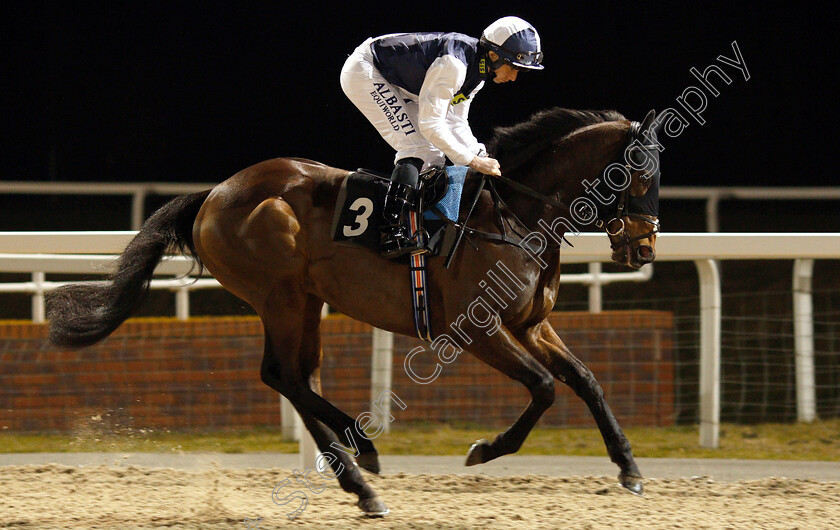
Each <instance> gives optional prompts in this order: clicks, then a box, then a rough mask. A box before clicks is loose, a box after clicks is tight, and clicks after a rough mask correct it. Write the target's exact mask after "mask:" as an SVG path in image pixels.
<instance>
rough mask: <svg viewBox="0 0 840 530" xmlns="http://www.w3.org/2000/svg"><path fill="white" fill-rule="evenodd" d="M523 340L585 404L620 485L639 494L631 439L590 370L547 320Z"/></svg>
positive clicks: (533, 353)
mask: <svg viewBox="0 0 840 530" xmlns="http://www.w3.org/2000/svg"><path fill="white" fill-rule="evenodd" d="M523 343H524V344H525V346H526V347H527V348H528V350H529V351H530V352H531V354H532V355H533V356H534V357H535V358H536V359H537V360H538V361H540V363H542V364H543V365H544V366H545V367H546V368H548V370H549V371H550V372H551V373H552V374H553V375H554V377H556V378H557V379H558V380H560V381H562V382H564V383H566V384H567V385H568V386H569V387H570V388H571V389H572V390H573V391H574V392H575V394H577V395H578V397H580V398H581V399H582V400H583V401H584V403H586V406H587V407H589V410H590V411H591V412H592V416H593V417H594V418H595V423H596V424H597V425H598V429H599V430H600V431H601V436H602V437H603V438H604V443H605V444H606V446H607V453H608V454H609V455H610V460H612V461H613V462H615V463H616V464H617V465H618V467H619V468H620V469H621V473H620V474H619V476H618V477H619V480H620V481H621V485H622V486H624V487H625V488H627V489H628V490H630V491H631V492H633V493H635V494H637V495H641V494H642V493H643V491H644V488H643V485H642V475H641V473H640V472H639V468H638V466H637V465H636V460H635V459H634V458H633V451H632V450H631V449H630V442H629V441H628V440H627V437H626V436H625V435H624V433H623V432H622V430H621V427H619V425H618V421H617V420H616V419H615V416H613V413H612V411H611V410H610V407H609V405H607V401H606V399H605V398H604V391H603V389H601V385H600V384H598V381H597V380H596V379H595V376H594V375H593V374H592V371H590V370H589V368H587V367H586V366H585V365H584V364H583V363H582V362H581V361H580V360H578V359H577V358H576V357H575V356H574V355H572V352H571V351H569V348H567V347H566V345H565V344H564V343H563V341H562V340H560V337H558V336H557V333H555V332H554V329H553V328H552V327H551V325H550V324H549V323H548V322H546V321H543V322H542V324H540V325H538V326H536V327H535V328H532V329H531V330H529V331H528V333H527V334H526V336H525V337H523Z"/></svg>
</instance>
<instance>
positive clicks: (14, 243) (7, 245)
mask: <svg viewBox="0 0 840 530" xmlns="http://www.w3.org/2000/svg"><path fill="white" fill-rule="evenodd" d="M133 235H134V233H133V232H66V233H62V232H6V233H0V254H2V255H4V256H3V257H2V259H0V271H2V270H4V268H3V267H4V266H3V259H5V260H7V261H6V263H8V264H9V265H8V268H14V270H17V271H22V270H23V269H25V268H28V270H30V271H36V270H37V268H38V267H39V266H40V267H41V268H46V266H45V264H46V263H50V262H49V260H50V259H55V254H66V255H68V256H67V258H68V261H67V263H71V264H65V265H56V267H57V268H60V267H65V266H66V267H67V268H74V270H76V269H77V268H78V267H80V265H79V262H80V261H84V260H88V263H89V264H91V266H92V267H97V268H98V267H101V266H102V265H103V264H104V263H105V262H107V261H108V259H113V256H110V257H102V256H101V254H111V255H113V254H117V253H119V252H120V251H121V250H122V248H123V247H124V246H125V245H126V243H127V242H128V241H129V240H130V239H131V237H132V236H133ZM571 239H572V243H573V244H574V245H575V246H574V247H572V248H568V247H564V248H563V250H562V252H561V261H562V262H564V263H592V262H608V261H610V252H609V245H607V243H606V239H605V236H604V235H603V234H581V235H579V236H574V237H572V238H571ZM84 253H90V254H97V255H100V256H95V257H92V256H88V257H79V254H84ZM27 254H29V255H28V256H27ZM32 254H35V255H34V256H33V255H32ZM45 254H50V255H51V256H52V257H44V256H43V255H45ZM656 254H657V258H656V259H657V261H694V262H695V264H696V266H697V270H698V274H699V277H700V301H701V306H700V313H701V314H700V328H701V339H700V409H701V410H700V444H701V445H702V446H704V447H717V446H718V440H719V437H718V431H719V425H720V351H721V350H720V332H721V294H720V277H719V274H718V267H717V260H730V259H750V260H755V259H766V260H774V259H794V260H797V261H796V263H797V265H796V266H795V267H794V269H795V271H794V274H795V276H794V286H795V287H794V303H795V309H794V314H795V315H796V317H795V319H796V322H797V324H796V328H795V329H796V331H795V333H796V340H795V344H796V364H795V366H796V370H797V376H796V380H797V410H798V411H799V419H800V420H802V421H810V420H812V419H813V418H814V416H815V414H814V398H813V396H814V379H813V358H812V355H813V337H812V334H813V333H812V326H813V315H812V314H811V298H810V296H811V294H810V292H811V286H810V276H811V270H812V269H811V265H809V264H808V262H809V261H810V260H815V259H840V234H810V233H775V234H731V233H727V234H678V233H672V234H669V233H664V234H660V236H659V237H658V238H657V242H656ZM26 263H29V265H26ZM33 263H34V264H35V266H34V267H33V266H32V264H33ZM39 264H40V265H39ZM190 266H191V263H190V260H185V259H183V258H175V259H171V260H167V261H165V262H163V264H162V265H161V268H160V269H159V271H160V272H162V273H163V274H167V275H169V274H173V273H181V272H185V271H187V270H189V268H190ZM37 272H41V271H37ZM590 279H592V278H590ZM40 281H41V282H43V278H41V279H40ZM33 283H38V280H33ZM380 357H384V356H380ZM379 379H380V380H379V382H378V383H377V384H379V385H380V386H383V385H386V384H387V380H389V378H387V377H385V376H383V375H380V376H379ZM302 439H305V438H302ZM302 453H304V452H303V451H302ZM306 454H310V455H311V454H314V453H312V448H311V447H307V451H306Z"/></svg>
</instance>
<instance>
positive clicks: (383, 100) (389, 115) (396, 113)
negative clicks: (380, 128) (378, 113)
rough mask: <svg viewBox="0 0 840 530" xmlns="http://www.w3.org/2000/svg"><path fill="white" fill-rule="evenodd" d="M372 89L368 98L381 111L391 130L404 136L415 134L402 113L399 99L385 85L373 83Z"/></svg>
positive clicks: (411, 125) (409, 122)
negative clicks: (370, 98) (400, 132)
mask: <svg viewBox="0 0 840 530" xmlns="http://www.w3.org/2000/svg"><path fill="white" fill-rule="evenodd" d="M373 88H374V89H373V90H372V91H371V93H370V96H371V97H372V98H373V101H374V103H376V104H377V105H378V106H379V108H380V109H382V112H383V113H384V114H385V118H386V119H387V120H388V123H389V124H390V125H391V128H392V129H394V131H397V132H399V131H402V132H403V134H405V135H406V136H408V135H409V134H412V133H415V132H417V131H416V130H415V129H414V125H413V124H412V123H411V120H410V119H409V117H408V114H406V113H405V112H404V111H403V107H402V105H400V104H399V103H400V101H399V98H397V96H395V95H394V93H393V92H391V90H390V89H389V88H388V87H387V85H385V83H373ZM388 94H390V95H388Z"/></svg>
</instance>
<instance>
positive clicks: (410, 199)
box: [380, 181, 423, 258]
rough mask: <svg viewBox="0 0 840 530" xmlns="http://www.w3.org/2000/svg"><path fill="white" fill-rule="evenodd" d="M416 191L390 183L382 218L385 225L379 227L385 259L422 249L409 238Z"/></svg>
mask: <svg viewBox="0 0 840 530" xmlns="http://www.w3.org/2000/svg"><path fill="white" fill-rule="evenodd" d="M416 196H417V190H415V189H414V188H411V187H409V186H406V185H405V184H401V183H399V182H393V181H392V182H391V185H390V186H388V195H387V197H385V206H384V208H383V217H384V219H385V223H384V224H382V225H381V230H382V243H381V245H380V248H381V250H382V255H383V256H385V257H386V258H396V257H399V256H402V255H403V254H410V253H412V252H415V251H419V250H422V249H423V245H421V244H420V243H419V242H418V241H417V239H416V238H412V237H411V228H410V227H409V214H410V213H411V212H412V211H413V210H414V209H415V208H416V205H417V202H416Z"/></svg>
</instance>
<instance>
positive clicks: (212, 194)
mask: <svg viewBox="0 0 840 530" xmlns="http://www.w3.org/2000/svg"><path fill="white" fill-rule="evenodd" d="M652 118H653V116H652V113H651V114H649V115H648V117H647V118H646V119H645V121H644V122H643V123H642V124H639V123H637V122H631V121H628V120H626V119H625V118H624V117H623V116H621V115H620V114H618V113H616V112H613V111H597V112H595V111H571V110H565V109H552V110H548V111H543V112H542V113H539V114H537V115H535V116H534V117H532V119H531V120H529V121H528V122H525V123H522V124H519V125H516V126H514V127H510V128H505V129H498V130H497V132H496V137H495V139H494V140H493V141H492V142H491V143H490V144H489V146H488V147H489V148H490V151H491V153H492V154H494V155H495V156H497V157H498V159H499V161H500V162H501V166H502V170H503V175H505V176H507V177H509V178H511V179H513V180H515V181H516V182H518V183H519V184H521V185H524V186H527V187H528V188H530V192H527V191H526V192H523V190H522V188H519V189H517V188H516V187H515V186H514V185H512V184H508V183H505V182H504V181H494V184H495V187H496V188H497V195H498V197H501V198H502V199H503V200H502V206H501V207H496V206H494V200H493V198H492V197H491V194H490V192H489V191H488V190H487V189H485V190H484V191H483V192H482V193H481V195H480V197H479V200H478V202H477V205H476V207H475V210H474V213H473V215H472V217H471V219H470V221H469V225H470V226H471V227H473V228H476V229H478V230H482V231H485V232H490V233H500V231H501V230H502V227H508V228H509V229H510V230H514V231H516V232H517V233H519V234H521V235H523V236H524V235H525V234H529V239H531V240H532V241H537V242H540V241H545V242H547V244H544V245H541V246H540V245H537V246H538V248H537V249H533V248H532V247H527V248H526V247H525V246H524V245H520V246H517V245H513V244H503V243H500V242H499V241H493V240H488V239H480V238H478V239H473V240H472V241H471V243H472V245H463V247H462V248H461V249H460V250H459V251H458V253H457V254H456V255H455V258H454V260H453V262H452V264H451V267H450V268H448V269H447V268H444V267H443V259H442V258H432V259H430V260H429V272H428V274H429V284H430V287H429V288H430V292H429V297H430V303H429V307H431V308H432V311H431V313H432V314H431V317H432V330H437V331H438V333H441V332H444V331H448V330H450V329H451V326H452V325H453V323H455V322H456V321H457V322H458V325H459V326H460V328H459V330H460V332H461V335H460V336H462V337H468V339H466V340H464V339H462V340H461V343H462V346H463V349H465V350H467V351H469V352H470V353H472V354H473V355H475V356H476V357H478V358H479V359H481V360H482V361H484V362H485V363H487V364H489V365H490V366H492V367H494V368H496V369H497V370H500V371H502V372H503V373H505V374H506V375H507V376H509V377H511V378H512V379H515V380H516V381H519V382H520V383H522V384H523V385H525V387H527V389H528V391H529V392H530V394H531V402H530V403H529V404H528V406H527V407H526V408H525V410H524V411H523V412H522V414H521V415H520V416H519V418H518V419H517V420H516V421H515V423H514V424H513V425H512V426H511V427H510V428H509V429H507V430H506V431H504V432H502V433H501V434H499V435H498V436H497V437H496V438H495V439H494V440H493V441H487V440H479V441H478V442H476V443H475V444H474V445H473V447H472V448H471V449H470V451H469V454H468V458H467V465H473V464H479V463H483V462H487V461H489V460H492V459H494V458H497V457H499V456H502V455H506V454H510V453H514V452H516V451H517V450H518V449H519V447H520V446H521V445H522V443H523V442H524V441H525V438H526V436H527V435H528V433H529V432H530V431H531V429H532V428H533V427H534V425H535V424H536V422H537V420H539V418H540V416H541V415H542V414H543V412H544V411H545V410H546V409H547V408H548V407H549V406H550V405H551V404H552V402H553V401H554V380H555V379H557V380H559V381H561V382H563V383H565V384H567V385H569V386H570V387H571V388H572V390H574V392H575V393H576V394H577V395H578V396H580V397H581V398H582V399H583V401H584V402H585V403H586V405H587V406H588V407H589V409H590V411H591V413H592V415H593V416H594V418H595V422H596V424H597V425H598V428H599V429H600V431H601V434H602V436H603V438H604V442H605V444H606V448H607V452H608V453H609V456H610V458H611V459H612V461H613V462H615V463H616V464H617V465H618V467H619V468H620V474H619V480H620V482H621V484H622V485H623V486H624V487H625V488H627V489H629V490H630V491H632V492H633V493H637V494H641V493H642V491H643V486H642V477H641V474H640V473H639V469H638V467H637V466H636V463H635V461H634V459H633V455H632V452H631V449H630V444H629V442H628V441H627V438H626V437H625V435H624V434H623V433H622V431H621V428H620V427H619V425H618V422H617V421H616V419H615V417H614V416H613V414H612V412H611V411H610V408H609V406H608V405H607V402H606V400H605V399H604V394H603V391H602V389H601V387H600V385H599V384H598V382H597V381H596V380H595V377H594V376H593V374H592V372H591V371H590V370H589V369H588V368H586V366H584V364H583V363H582V362H581V361H579V360H578V359H577V358H575V356H574V355H572V352H570V351H569V349H568V348H567V347H566V345H565V344H564V343H563V341H561V340H560V338H559V337H558V336H557V334H556V333H555V332H554V329H552V327H551V326H550V325H549V324H548V321H547V320H546V317H547V316H548V314H549V312H550V311H551V310H552V308H553V307H554V303H555V298H556V296H557V290H558V284H559V278H560V265H559V261H560V252H561V250H560V246H561V244H560V243H557V242H558V241H560V240H558V239H557V238H558V236H562V234H563V232H565V231H566V230H567V226H566V223H567V222H568V223H569V224H570V225H571V224H574V221H573V218H577V219H580V218H581V217H585V215H583V213H581V212H577V214H578V215H577V217H575V215H573V214H574V213H575V212H571V211H569V209H570V208H572V206H566V204H571V205H574V204H578V206H580V205H582V204H585V202H580V201H577V202H576V201H573V200H572V199H574V198H578V197H584V196H587V194H588V190H587V188H588V187H589V186H590V185H591V184H592V183H593V182H595V180H596V179H602V180H603V179H604V177H605V175H603V174H602V173H603V172H604V170H605V168H608V167H609V166H615V167H614V168H613V169H615V168H616V167H617V168H618V169H621V168H629V169H626V176H627V178H626V182H625V183H624V188H623V190H624V191H623V192H621V191H619V192H618V196H620V199H619V198H618V197H617V196H616V195H615V194H613V199H615V202H616V203H617V204H598V203H597V202H596V203H595V206H596V207H597V209H598V210H599V215H598V216H597V217H598V218H599V219H602V220H603V221H604V224H603V226H604V227H605V228H606V230H607V233H608V236H609V238H610V242H611V246H612V248H613V259H614V260H615V261H617V262H619V263H623V264H626V265H629V266H631V267H635V268H638V267H640V266H642V265H643V264H644V263H649V262H651V261H653V259H654V245H655V239H656V231H657V227H658V220H657V219H656V217H654V216H653V215H651V213H650V212H649V211H648V212H643V213H641V214H640V213H638V212H633V211H631V208H630V207H628V206H627V205H628V204H632V201H633V200H638V199H639V198H642V197H644V196H646V195H648V194H649V193H650V192H652V190H653V187H652V183H654V182H655V185H656V188H657V189H658V178H659V176H658V168H652V167H647V168H642V167H641V164H639V167H636V165H634V164H633V163H632V162H633V158H632V157H629V159H628V155H627V153H628V152H630V151H631V149H628V145H631V144H632V143H633V142H634V140H638V139H639V138H641V137H642V136H644V135H645V134H646V133H648V132H650V131H651V121H652ZM648 147H651V146H648ZM657 161H658V158H657ZM611 163H614V164H611ZM348 173H349V172H348V171H346V170H343V169H335V168H332V167H328V166H325V165H323V164H320V163H317V162H313V161H310V160H303V159H294V158H279V159H274V160H268V161H265V162H262V163H259V164H256V165H254V166H252V167H249V168H247V169H244V170H242V171H241V172H239V173H237V174H236V175H234V176H233V177H231V178H230V179H228V180H226V181H224V182H222V183H221V184H219V185H218V186H216V187H215V188H213V189H212V190H208V191H205V192H201V193H195V194H191V195H184V196H181V197H177V198H175V199H173V200H172V201H170V202H169V203H167V204H166V205H165V206H163V207H162V208H161V209H160V210H158V211H157V212H155V213H154V214H153V215H152V216H151V217H150V218H149V219H148V220H147V222H146V223H145V225H144V226H143V228H142V229H141V230H140V232H139V233H138V235H137V236H136V237H135V239H134V240H132V242H131V243H129V245H128V246H127V247H126V249H125V252H124V253H123V254H122V256H121V258H120V260H119V263H118V266H117V270H116V272H115V273H114V274H113V276H112V277H111V281H110V282H107V283H104V284H98V285H71V286H66V287H63V288H61V289H58V290H56V291H54V292H53V293H52V295H51V296H50V299H49V318H50V339H51V340H52V341H53V342H54V343H55V344H57V345H62V346H68V347H80V346H86V345H90V344H93V343H95V342H97V341H99V340H101V339H103V338H105V337H106V336H108V335H109V334H110V333H111V332H112V331H114V330H115V329H116V328H117V327H118V326H119V325H120V324H121V323H122V322H123V321H124V320H125V319H126V318H128V316H130V315H131V314H132V312H133V311H134V310H135V309H136V308H137V306H138V305H139V303H140V302H141V301H142V298H143V295H144V294H145V292H146V290H147V289H148V284H149V281H150V279H151V277H152V273H153V271H154V269H155V266H156V265H157V264H158V262H159V261H160V260H161V258H162V257H163V256H164V254H165V253H167V252H169V251H172V250H173V249H178V250H179V251H180V252H182V253H185V254H189V255H192V256H194V257H195V258H197V259H198V260H199V262H200V263H202V264H203V266H204V267H206V268H207V269H208V270H209V271H210V272H211V273H212V274H213V276H215V277H216V279H218V281H219V282H220V283H221V284H222V285H223V286H224V287H225V288H227V289H228V290H229V291H231V292H232V293H233V294H235V295H236V296H238V297H239V298H241V299H242V300H245V301H246V302H248V303H249V304H250V305H251V306H253V307H254V309H255V310H256V311H257V313H258V314H259V316H260V318H261V319H262V322H263V325H264V329H265V353H264V357H263V362H262V367H261V371H260V376H261V378H262V380H263V381H264V382H265V384H267V385H268V386H269V387H271V388H273V389H274V390H276V391H277V392H279V393H281V394H283V395H284V396H286V397H287V398H288V399H289V401H290V402H291V403H292V404H293V405H294V407H295V408H296V409H297V411H298V412H299V413H300V416H301V418H302V419H303V422H304V424H305V425H306V428H307V429H308V430H309V432H311V433H312V436H313V438H314V439H315V442H316V443H317V445H318V447H319V449H320V450H321V451H322V452H324V453H327V452H330V453H332V454H333V455H334V456H335V457H336V458H335V459H333V460H332V461H331V462H330V464H331V466H332V468H333V470H334V472H335V473H336V474H338V480H339V482H340V484H341V487H342V488H343V489H344V490H346V491H347V492H350V493H355V494H357V495H358V497H359V503H358V505H359V507H360V508H361V509H362V510H363V511H364V512H365V513H366V514H369V515H381V514H384V513H386V512H387V508H386V507H385V504H384V503H383V502H382V500H380V499H379V498H378V497H377V495H376V493H375V492H374V491H373V489H372V488H370V486H368V485H367V483H366V482H365V481H364V479H363V477H362V474H361V472H360V471H359V469H358V467H361V468H364V469H366V470H368V471H371V472H373V473H378V471H379V461H378V455H377V452H376V449H375V448H374V446H373V443H372V442H371V441H370V440H369V439H367V438H366V437H365V436H364V435H360V436H358V437H353V436H352V433H353V432H357V433H360V434H361V431H360V430H359V429H358V426H357V425H355V421H354V419H353V418H351V417H350V416H348V415H347V414H345V413H344V412H342V411H341V410H339V409H338V408H336V407H335V406H334V405H332V404H331V403H330V402H329V401H327V400H326V399H324V398H323V397H322V396H321V395H320V391H321V383H320V373H319V367H320V364H321V356H322V351H321V341H320V336H319V326H320V322H321V308H322V306H323V304H324V303H328V304H329V305H331V306H332V307H334V308H336V309H337V310H339V311H341V312H342V313H344V314H346V315H348V316H350V317H352V318H355V319H357V320H360V321H363V322H367V323H370V324H372V325H373V326H376V327H379V328H382V329H384V330H388V331H392V332H396V333H402V334H405V335H413V334H414V331H415V330H414V320H413V316H412V313H411V309H410V308H411V307H412V303H411V299H410V296H411V293H410V288H409V287H408V284H407V282H408V278H407V272H406V271H407V269H406V266H405V264H401V263H396V262H393V261H388V260H385V259H382V258H380V257H378V256H375V255H374V254H372V253H369V252H368V251H365V250H362V249H357V248H352V247H347V246H340V245H337V244H335V243H334V242H333V241H332V240H331V235H330V233H331V224H332V219H333V209H334V207H335V204H336V199H337V196H338V193H339V187H340V183H341V181H342V179H343V178H344V177H345V176H346V175H347V174H348ZM654 174H655V177H656V178H655V179H654V178H652V177H653V176H654ZM482 178H483V177H481V176H480V175H474V174H470V175H468V178H467V182H466V185H465V192H464V199H463V201H462V202H463V203H467V202H470V201H471V195H473V194H475V192H476V191H477V190H478V189H479V185H478V183H479V182H480V181H481V180H482ZM614 180H615V179H614ZM589 191H591V190H589ZM599 194H600V195H602V196H605V195H607V194H609V190H608V189H605V188H602V191H600V192H599ZM588 196H594V195H593V194H592V193H589V195H588ZM561 201H567V202H561ZM657 201H658V198H657ZM462 206H464V207H463V208H462V219H463V215H464V214H463V211H464V210H465V209H467V206H469V205H466V206H465V205H464V204H462ZM590 209H591V208H590ZM584 213H585V212H584ZM589 213H590V214H592V212H589ZM593 215H594V214H593ZM590 217H592V215H590ZM558 219H562V220H563V222H562V223H558V222H557V220H558ZM506 229H507V228H506ZM548 232H554V234H550V233H548ZM530 236H532V237H530ZM529 248H530V249H531V250H528V249H529ZM499 262H502V263H503V264H504V265H505V267H506V269H507V270H509V271H510V272H511V273H512V274H513V275H514V276H515V277H516V278H517V285H518V288H517V289H518V293H517V295H516V296H515V297H514V298H508V299H507V301H504V300H498V301H496V300H493V299H491V298H490V297H487V296H486V295H485V296H484V299H485V300H486V301H487V303H488V304H489V305H490V306H491V310H492V313H493V318H494V319H496V321H497V323H498V325H497V326H495V328H494V332H493V333H489V332H488V330H487V329H486V327H483V326H482V325H480V323H477V322H475V321H473V320H472V319H466V320H465V319H463V317H462V318H461V319H460V320H459V315H460V316H462V315H465V314H467V313H468V312H469V307H468V306H469V304H470V303H471V302H473V301H475V300H476V299H477V297H479V296H482V295H483V294H485V291H483V290H481V289H480V283H482V282H480V280H481V278H482V277H484V275H485V274H486V273H487V271H489V270H491V269H493V268H494V267H495V266H496V264H497V263H499ZM485 285H486V284H485ZM453 336H454V335H453ZM453 342H456V341H453ZM334 442H335V443H340V444H342V445H343V446H344V447H345V448H351V447H353V448H356V451H354V452H355V461H356V462H357V463H358V467H357V465H355V464H354V461H353V459H352V458H351V456H350V455H349V454H347V453H345V452H343V451H336V450H335V449H334V447H336V446H335V445H333V446H332V447H331V444H333V443H334Z"/></svg>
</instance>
